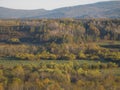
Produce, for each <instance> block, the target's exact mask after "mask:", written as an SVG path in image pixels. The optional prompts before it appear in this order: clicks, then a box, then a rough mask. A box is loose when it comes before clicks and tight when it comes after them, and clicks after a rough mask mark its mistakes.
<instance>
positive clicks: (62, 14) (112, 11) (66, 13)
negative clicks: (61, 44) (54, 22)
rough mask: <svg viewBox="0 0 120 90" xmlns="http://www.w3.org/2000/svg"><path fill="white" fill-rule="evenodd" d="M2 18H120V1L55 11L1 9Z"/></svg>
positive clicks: (0, 16)
mask: <svg viewBox="0 0 120 90" xmlns="http://www.w3.org/2000/svg"><path fill="white" fill-rule="evenodd" d="M0 18H1V19H7V18H120V1H108V2H99V3H94V4H87V5H78V6H73V7H63V8H58V9H54V10H45V9H37V10H19V9H9V8H4V7H0Z"/></svg>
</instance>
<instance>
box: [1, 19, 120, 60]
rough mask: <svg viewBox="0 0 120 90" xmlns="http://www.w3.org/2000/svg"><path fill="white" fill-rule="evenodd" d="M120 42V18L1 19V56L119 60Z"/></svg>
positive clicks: (25, 58)
mask: <svg viewBox="0 0 120 90" xmlns="http://www.w3.org/2000/svg"><path fill="white" fill-rule="evenodd" d="M119 41H120V19H41V20H0V43H1V44H0V45H1V47H0V56H1V57H11V58H15V59H23V60H41V59H42V60H43V59H44V60H56V59H57V60H75V59H91V60H112V61H118V60H120V57H119V56H120V52H119V50H120V49H119V48H120V46H119V44H115V42H119ZM102 42H103V43H104V42H109V43H108V46H107V45H104V44H101V43H102ZM114 44H115V45H114ZM110 45H111V46H110ZM111 51H112V53H111Z"/></svg>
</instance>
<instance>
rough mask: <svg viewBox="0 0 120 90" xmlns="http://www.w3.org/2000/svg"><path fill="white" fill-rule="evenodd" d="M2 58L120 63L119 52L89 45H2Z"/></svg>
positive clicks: (0, 50)
mask: <svg viewBox="0 0 120 90" xmlns="http://www.w3.org/2000/svg"><path fill="white" fill-rule="evenodd" d="M0 57H8V58H14V59H16V60H33V61H34V60H102V61H113V62H119V61H120V52H119V50H114V49H106V48H102V47H100V46H98V45H96V44H94V43H91V44H90V43H89V44H79V45H77V46H76V45H74V44H72V45H71V44H70V45H69V44H55V43H51V44H47V45H44V46H43V45H25V44H20V45H11V44H3V45H0Z"/></svg>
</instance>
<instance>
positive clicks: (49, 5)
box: [0, 0, 110, 10]
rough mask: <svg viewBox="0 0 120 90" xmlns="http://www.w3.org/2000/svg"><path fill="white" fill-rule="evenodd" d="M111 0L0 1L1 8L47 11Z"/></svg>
mask: <svg viewBox="0 0 120 90" xmlns="http://www.w3.org/2000/svg"><path fill="white" fill-rule="evenodd" d="M102 1H110V0H0V7H7V8H14V9H47V10H52V9H55V8H60V7H68V6H75V5H83V4H90V3H96V2H102Z"/></svg>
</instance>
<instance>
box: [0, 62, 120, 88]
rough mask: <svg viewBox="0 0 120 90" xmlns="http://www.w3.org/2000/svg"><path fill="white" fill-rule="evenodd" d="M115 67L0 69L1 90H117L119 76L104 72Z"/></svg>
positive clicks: (77, 65)
mask: <svg viewBox="0 0 120 90" xmlns="http://www.w3.org/2000/svg"><path fill="white" fill-rule="evenodd" d="M116 67H117V65H116V64H115V63H106V64H105V63H101V62H98V63H96V64H88V63H83V64H80V63H79V62H78V61H77V62H66V63H65V62H64V63H59V62H58V63H57V62H56V63H55V62H48V63H47V62H41V63H40V65H39V66H34V65H32V64H31V65H25V66H22V65H21V66H20V65H19V66H15V67H11V68H6V66H2V65H1V66H0V90H119V89H120V76H119V75H114V74H115V73H113V72H111V73H110V72H108V73H107V72H106V71H104V70H106V69H107V70H109V71H110V70H111V69H115V68H116Z"/></svg>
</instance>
